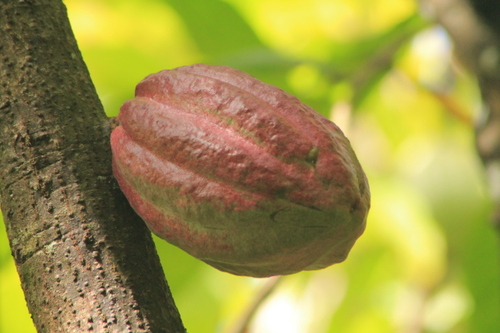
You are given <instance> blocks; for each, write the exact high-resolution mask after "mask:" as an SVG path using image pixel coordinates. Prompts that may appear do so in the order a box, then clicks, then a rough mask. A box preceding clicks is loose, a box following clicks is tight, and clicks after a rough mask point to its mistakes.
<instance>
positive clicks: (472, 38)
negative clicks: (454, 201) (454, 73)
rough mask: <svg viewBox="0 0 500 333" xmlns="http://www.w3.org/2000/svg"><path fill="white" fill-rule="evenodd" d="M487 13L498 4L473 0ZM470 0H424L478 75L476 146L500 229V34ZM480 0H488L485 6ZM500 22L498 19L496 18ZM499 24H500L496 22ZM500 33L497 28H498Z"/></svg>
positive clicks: (462, 57) (458, 53)
mask: <svg viewBox="0 0 500 333" xmlns="http://www.w3.org/2000/svg"><path fill="white" fill-rule="evenodd" d="M471 2H472V3H474V4H475V8H480V9H481V12H482V13H484V10H485V8H490V7H488V6H492V5H493V6H495V8H496V12H498V10H499V7H498V4H496V2H491V1H489V0H486V1H485V0H472V1H471ZM471 2H469V1H467V0H422V3H423V4H424V6H426V7H430V8H431V9H432V12H433V13H435V19H436V21H437V22H438V23H440V24H441V25H443V27H445V29H446V30H447V31H448V33H449V34H450V36H451V38H452V39H453V41H454V45H455V50H456V54H457V55H458V57H459V58H460V60H461V61H462V62H463V63H464V64H465V65H466V66H467V67H468V68H469V69H470V70H471V71H472V72H473V73H474V74H475V75H476V76H477V78H478V82H479V86H480V89H481V94H482V98H483V114H482V117H481V119H480V120H479V122H478V123H477V127H476V143H477V150H478V152H479V155H480V156H481V158H482V160H483V162H484V165H485V168H486V175H487V177H488V180H489V186H490V190H491V194H492V197H493V199H494V200H495V204H496V212H495V216H494V223H495V225H496V227H497V228H499V229H500V43H499V40H500V35H497V34H496V32H495V30H494V29H495V26H491V27H490V26H487V25H486V24H484V23H483V22H486V23H488V22H490V20H489V19H488V18H486V19H485V20H484V21H483V19H481V18H480V17H478V16H477V14H476V12H475V11H474V10H473V7H472V6H471ZM481 3H486V7H484V6H483V5H482V4H481ZM496 24H498V21H496ZM497 27H498V26H497ZM498 31H500V30H498ZM497 33H498V32H497Z"/></svg>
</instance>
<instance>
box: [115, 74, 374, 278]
mask: <svg viewBox="0 0 500 333" xmlns="http://www.w3.org/2000/svg"><path fill="white" fill-rule="evenodd" d="M119 122H120V126H118V127H117V128H115V129H114V130H113V132H112V135H111V147H112V151H113V172H114V175H115V177H116V179H117V180H118V183H119V185H120V188H121V189H122V191H123V192H124V194H125V196H126V197H127V199H128V200H129V202H130V204H131V205H132V207H133V208H134V209H135V211H136V212H137V213H138V214H139V215H140V216H141V217H142V218H143V219H144V221H145V222H146V224H147V225H148V226H149V228H150V229H151V230H152V231H153V232H154V233H155V234H156V235H158V236H159V237H161V238H163V239H165V240H166V241H168V242H170V243H172V244H174V245H176V246H178V247H179V248H181V249H183V250H184V251H186V252H188V253H189V254H191V255H193V256H194V257H196V258H199V259H201V260H203V261H204V262H206V263H208V264H210V265H212V266H213V267H215V268H218V269H220V270H222V271H226V272H230V273H233V274H236V275H247V276H253V277H266V276H272V275H283V274H291V273H296V272H299V271H301V270H314V269H321V268H324V267H327V266H330V265H332V264H334V263H338V262H341V261H343V260H344V259H345V258H346V257H347V254H348V253H349V251H350V249H351V247H352V246H353V245H354V242H355V241H356V239H357V238H358V237H359V236H360V235H361V234H362V233H363V231H364V228H365V221H366V215H367V212H368V209H369V205H370V192H369V187H368V181H367V178H366V176H365V174H364V172H363V170H362V168H361V166H360V164H359V162H358V160H357V159H356V156H355V154H354V152H353V150H352V149H351V146H350V144H349V141H348V140H347V139H346V137H345V136H344V135H343V133H342V132H341V130H340V129H339V128H338V127H337V126H336V125H335V124H334V123H332V122H330V121H329V120H328V119H326V118H325V117H323V116H321V115H320V114H318V113H316V112H315V111H314V110H313V109H311V108H310V107H308V106H306V105H304V104H303V103H301V102H300V101H299V100H298V99H297V98H295V97H294V96H292V95H290V94H288V93H285V92H284V91H282V90H281V89H279V88H277V87H274V86H271V85H268V84H265V83H263V82H261V81H259V80H257V79H255V78H254V77H252V76H250V75H248V74H246V73H243V72H240V71H238V70H235V69H231V68H229V67H223V66H209V65H203V64H197V65H193V66H187V67H180V68H177V69H173V70H165V71H161V72H159V73H156V74H152V75H150V76H148V77H146V78H145V79H144V80H143V81H141V82H140V83H139V84H138V85H137V87H136V97H135V98H134V99H132V100H128V101H126V102H125V103H124V104H123V106H122V107H121V111H120V114H119Z"/></svg>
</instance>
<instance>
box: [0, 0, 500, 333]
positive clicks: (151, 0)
mask: <svg viewBox="0 0 500 333" xmlns="http://www.w3.org/2000/svg"><path fill="white" fill-rule="evenodd" d="M65 3H66V5H67V7H68V12H69V17H70V21H71V24H72V26H73V29H74V32H75V35H76V38H77V40H78V43H79V46H80V48H81V51H82V53H83V56H84V59H85V61H86V63H87V65H88V67H89V71H90V74H91V76H92V78H93V80H94V83H95V85H96V88H97V91H98V93H99V96H100V98H101V100H102V102H103V104H104V107H105V110H106V112H107V113H108V115H109V116H114V115H116V114H117V113H118V111H119V107H120V105H121V103H123V101H125V100H126V99H129V98H132V97H133V91H134V87H135V85H136V84H137V83H138V82H139V81H140V80H141V79H142V78H143V77H145V76H146V75H148V74H150V73H153V72H157V71H160V70H162V69H168V68H173V67H178V66H182V65H189V64H193V63H197V62H204V63H210V64H223V65H228V66H232V67H235V68H238V69H241V70H244V71H246V72H249V73H250V74H252V75H254V76H256V77H257V78H259V79H261V80H263V81H265V82H268V83H271V84H275V85H278V86H279V87H281V88H282V89H284V90H286V91H288V92H290V93H292V94H294V95H296V96H297V97H299V98H300V99H301V100H303V101H304V102H306V103H307V104H309V105H311V106H312V107H313V108H315V109H316V110H317V111H318V112H320V113H322V114H324V115H325V116H327V117H329V118H330V119H332V120H334V121H335V122H336V123H337V124H338V125H339V126H340V127H341V128H342V129H343V131H344V132H345V133H346V135H347V136H348V137H349V138H350V140H351V142H352V145H353V147H354V149H355V151H356V152H357V155H358V158H359V159H360V161H361V163H362V165H363V166H364V168H365V171H366V173H367V175H368V178H369V180H370V185H371V191H372V197H373V200H372V209H371V211H370V215H369V218H368V226H367V229H366V232H365V234H364V235H363V236H362V237H361V238H360V239H359V241H358V242H357V244H356V245H355V247H354V249H353V250H352V252H351V254H350V256H349V258H348V259H347V261H346V262H344V263H342V264H339V265H335V266H332V267H330V268H327V269H324V270H321V271H317V272H304V273H299V274H295V275H292V276H288V277H285V278H284V279H283V280H282V281H281V283H280V284H278V285H277V287H276V288H275V290H274V292H273V293H272V294H271V296H270V297H269V298H268V299H267V300H266V301H265V302H264V303H263V304H262V305H261V307H260V308H259V310H258V312H257V313H256V316H255V318H254V320H253V321H252V324H251V326H250V332H259V333H268V332H269V333H271V332H272V333H276V332H284V333H304V332H314V333H327V332H342V333H351V332H352V333H360V332H363V333H386V332H387V333H393V332H400V333H417V332H429V333H441V332H456V333H462V332H479V333H487V332H492V333H497V332H500V319H499V314H500V270H499V267H500V266H499V256H498V254H499V251H498V249H499V247H498V239H497V235H496V234H495V232H494V228H493V227H492V226H491V225H490V215H491V212H492V202H491V200H490V198H489V196H488V190H487V184H486V181H485V178H484V174H483V168H482V165H481V162H480V160H479V159H478V157H477V154H476V151H475V147H474V122H475V120H476V119H477V117H478V116H479V110H480V106H481V104H480V96H479V91H478V88H477V85H476V82H475V79H474V77H472V76H471V75H470V74H469V73H468V72H467V71H466V70H465V69H464V68H463V67H462V66H461V65H460V63H459V62H457V61H456V59H455V58H454V56H453V43H452V41H451V40H450V39H449V37H448V36H447V34H446V32H445V30H444V29H442V28H441V27H439V26H438V25H436V24H434V23H433V22H432V20H431V19H429V18H428V17H426V15H425V13H423V12H422V11H421V10H420V9H419V8H418V4H417V2H416V1H414V0H225V1H218V0H66V1H65ZM157 245H158V251H159V253H160V256H161V259H162V263H163V265H164V269H165V273H166V276H167V280H168V282H169V284H170V287H171V290H172V293H173V295H174V298H175V301H176V303H177V306H178V308H179V311H180V313H181V316H182V318H183V321H184V324H185V326H186V327H187V329H188V330H189V331H190V332H195V333H198V332H200V333H204V332H223V333H224V332H231V327H233V326H234V325H235V323H237V322H238V320H239V318H240V317H241V315H242V314H243V313H244V312H245V310H246V309H247V308H248V306H249V304H250V303H251V302H252V300H253V298H254V297H255V295H256V294H258V292H259V290H261V288H263V286H265V285H266V283H267V280H266V279H252V278H244V277H236V276H231V275H229V274H226V273H222V272H219V271H217V270H215V269H213V268H211V267H209V266H207V265H205V264H204V263H201V262H199V261H197V260H196V259H193V258H191V257H190V256H188V255H187V254H185V253H183V252H182V251H180V250H178V249H177V248H175V247H173V246H170V245H169V244H167V243H165V242H163V241H157ZM0 332H9V333H10V332H23V333H29V332H35V329H34V327H33V325H32V322H31V319H30V317H29V314H28V312H27V310H26V306H25V302H24V297H23V294H22V291H21V288H20V285H19V279H18V277H17V274H16V271H15V266H14V262H13V259H12V257H11V255H10V251H9V247H8V242H7V237H6V235H5V230H4V228H3V227H2V228H0Z"/></svg>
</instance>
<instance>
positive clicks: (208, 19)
mask: <svg viewBox="0 0 500 333" xmlns="http://www.w3.org/2000/svg"><path fill="white" fill-rule="evenodd" d="M166 2H167V3H168V4H170V5H171V6H172V8H174V9H175V10H176V11H177V13H178V14H179V15H180V16H181V17H182V19H183V20H184V22H185V24H186V27H187V29H188V31H189V32H190V34H191V37H192V38H193V39H194V40H195V41H196V43H197V45H198V47H199V49H200V51H201V52H202V53H204V54H205V55H206V56H207V57H209V58H216V57H220V56H225V55H227V54H231V53H239V52H241V51H243V50H252V49H261V48H264V46H263V45H262V43H261V42H260V40H259V39H258V38H257V36H256V35H255V33H254V32H253V30H252V28H251V27H250V26H249V25H248V24H247V22H245V21H244V20H243V18H242V17H241V15H239V14H238V12H236V10H235V9H234V8H233V7H231V6H230V5H229V4H227V3H225V2H221V1H206V0H166Z"/></svg>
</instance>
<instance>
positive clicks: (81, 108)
mask: <svg viewBox="0 0 500 333" xmlns="http://www.w3.org/2000/svg"><path fill="white" fill-rule="evenodd" d="M0 55H1V56H0V147H1V149H0V198H1V207H2V211H3V214H4V220H5V224H6V227H7V232H8V236H9V241H10V244H11V248H12V254H13V256H14V259H15V261H16V266H17V270H18V272H19V275H20V278H21V282H22V287H23V289H24V292H25V296H26V301H27V304H28V308H29V310H30V312H31V314H32V317H33V321H34V323H35V326H36V327H37V329H38V331H39V332H80V331H93V332H184V331H185V330H184V328H183V326H182V322H181V320H180V316H179V313H178V311H177V309H176V307H175V304H174V301H173V299H172V297H171V294H170V291H169V289H168V285H167V284H166V281H165V277H164V274H163V271H162V268H161V266H160V263H159V259H158V256H157V254H156V251H155V248H154V244H153V241H152V239H151V235H150V233H149V231H148V230H147V229H146V227H145V226H144V224H143V222H142V221H141V220H140V219H139V217H138V216H137V215H136V214H135V213H134V212H133V211H132V209H131V208H130V206H129V205H128V203H127V202H126V200H125V199H124V197H123V195H122V194H121V192H120V190H119V189H118V187H117V185H116V183H115V180H114V178H113V176H112V173H111V162H110V161H111V152H110V147H109V132H110V130H109V125H108V120H107V118H106V116H105V114H104V112H103V109H102V106H101V104H100V102H99V99H98V97H97V94H96V92H95V89H94V87H93V85H92V82H91V80H90V77H89V74H88V71H87V68H86V66H85V64H84V62H83V60H82V57H81V54H80V52H79V50H78V47H77V45H76V42H75V39H74V36H73V33H72V31H71V28H70V26H69V22H68V18H67V13H66V9H65V7H64V5H63V4H62V2H61V1H60V0H38V1H31V0H18V1H15V0H0Z"/></svg>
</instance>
